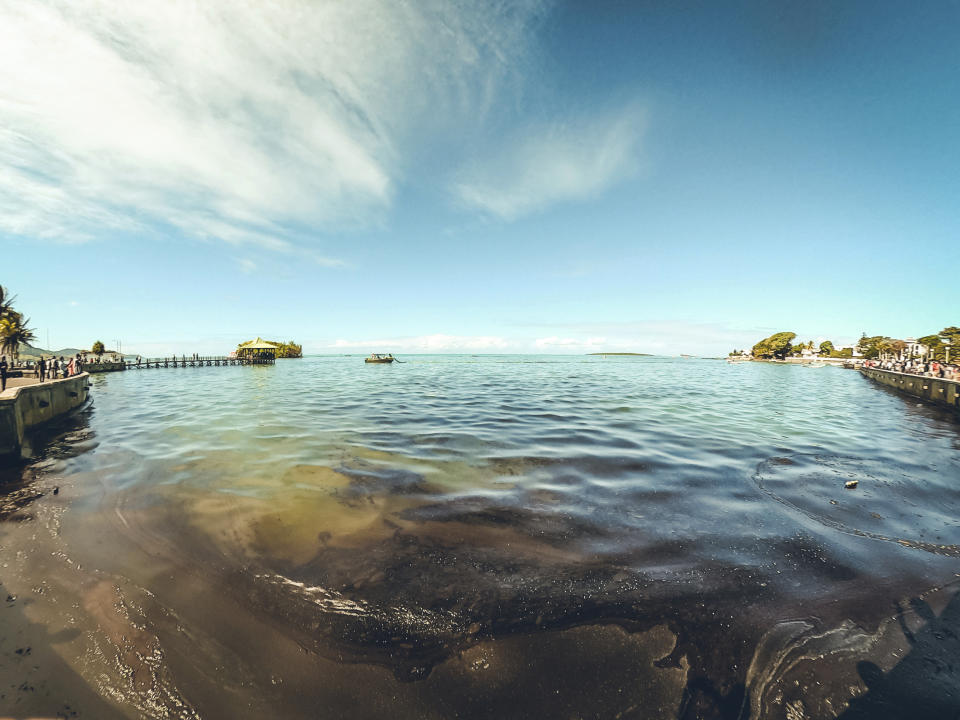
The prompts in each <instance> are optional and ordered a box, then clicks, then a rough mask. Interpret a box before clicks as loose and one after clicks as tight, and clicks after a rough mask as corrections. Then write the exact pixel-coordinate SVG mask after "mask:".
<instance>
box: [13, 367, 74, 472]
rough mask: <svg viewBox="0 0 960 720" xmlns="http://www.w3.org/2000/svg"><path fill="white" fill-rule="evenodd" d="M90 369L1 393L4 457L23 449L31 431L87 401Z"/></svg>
mask: <svg viewBox="0 0 960 720" xmlns="http://www.w3.org/2000/svg"><path fill="white" fill-rule="evenodd" d="M89 378H90V376H89V375H87V374H86V373H81V374H80V375H74V376H73V377H69V378H64V379H62V380H51V381H50V382H45V383H39V384H37V385H24V386H22V387H12V388H7V390H6V391H4V392H2V393H0V457H3V456H4V455H10V454H15V453H19V452H20V449H21V447H22V446H23V441H24V438H25V437H26V435H27V433H28V432H29V431H30V430H32V429H33V428H35V427H37V426H38V425H42V424H44V423H46V422H49V421H51V420H54V419H56V418H58V417H61V416H63V415H65V414H66V413H68V412H70V411H71V410H73V409H74V408H76V407H79V406H80V405H82V404H83V403H85V402H86V401H87V394H88V390H87V388H88V382H87V381H88V380H89Z"/></svg>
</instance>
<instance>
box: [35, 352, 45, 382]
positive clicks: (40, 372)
mask: <svg viewBox="0 0 960 720" xmlns="http://www.w3.org/2000/svg"><path fill="white" fill-rule="evenodd" d="M37 377H38V378H40V382H43V381H44V379H46V377H47V361H46V360H44V359H43V355H41V356H40V362H38V363H37Z"/></svg>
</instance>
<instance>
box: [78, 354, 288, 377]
mask: <svg viewBox="0 0 960 720" xmlns="http://www.w3.org/2000/svg"><path fill="white" fill-rule="evenodd" d="M275 362H276V359H275V358H273V357H271V356H269V355H267V356H258V357H231V356H228V355H210V356H200V355H193V356H190V357H187V356H186V355H181V356H180V357H163V358H140V359H139V360H123V361H122V362H121V361H117V362H99V363H97V362H85V363H82V364H81V368H82V370H83V372H90V373H101V372H116V371H118V370H158V369H160V368H188V367H220V366H221V365H223V366H226V365H273V364H274V363H275Z"/></svg>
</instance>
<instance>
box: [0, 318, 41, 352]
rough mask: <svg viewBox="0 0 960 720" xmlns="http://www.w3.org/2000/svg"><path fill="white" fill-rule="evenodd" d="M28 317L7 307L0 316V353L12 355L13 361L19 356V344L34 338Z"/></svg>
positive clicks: (27, 342) (30, 341)
mask: <svg viewBox="0 0 960 720" xmlns="http://www.w3.org/2000/svg"><path fill="white" fill-rule="evenodd" d="M29 323H30V319H29V318H26V319H24V317H23V315H21V314H20V313H18V312H17V311H16V310H11V309H10V308H9V307H8V308H7V309H6V311H5V312H4V313H3V315H2V317H0V353H4V354H7V353H9V354H10V355H13V359H14V362H16V360H17V358H18V357H19V356H20V346H21V345H27V344H29V343H32V342H33V341H34V340H36V339H37V338H36V335H35V334H34V332H33V330H32V329H31V328H30V327H29Z"/></svg>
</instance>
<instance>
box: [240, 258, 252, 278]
mask: <svg viewBox="0 0 960 720" xmlns="http://www.w3.org/2000/svg"><path fill="white" fill-rule="evenodd" d="M237 265H238V266H239V267H240V272H242V273H243V274H244V275H251V274H253V273H254V272H256V271H257V264H256V263H255V262H254V261H253V260H251V259H250V258H237Z"/></svg>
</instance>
